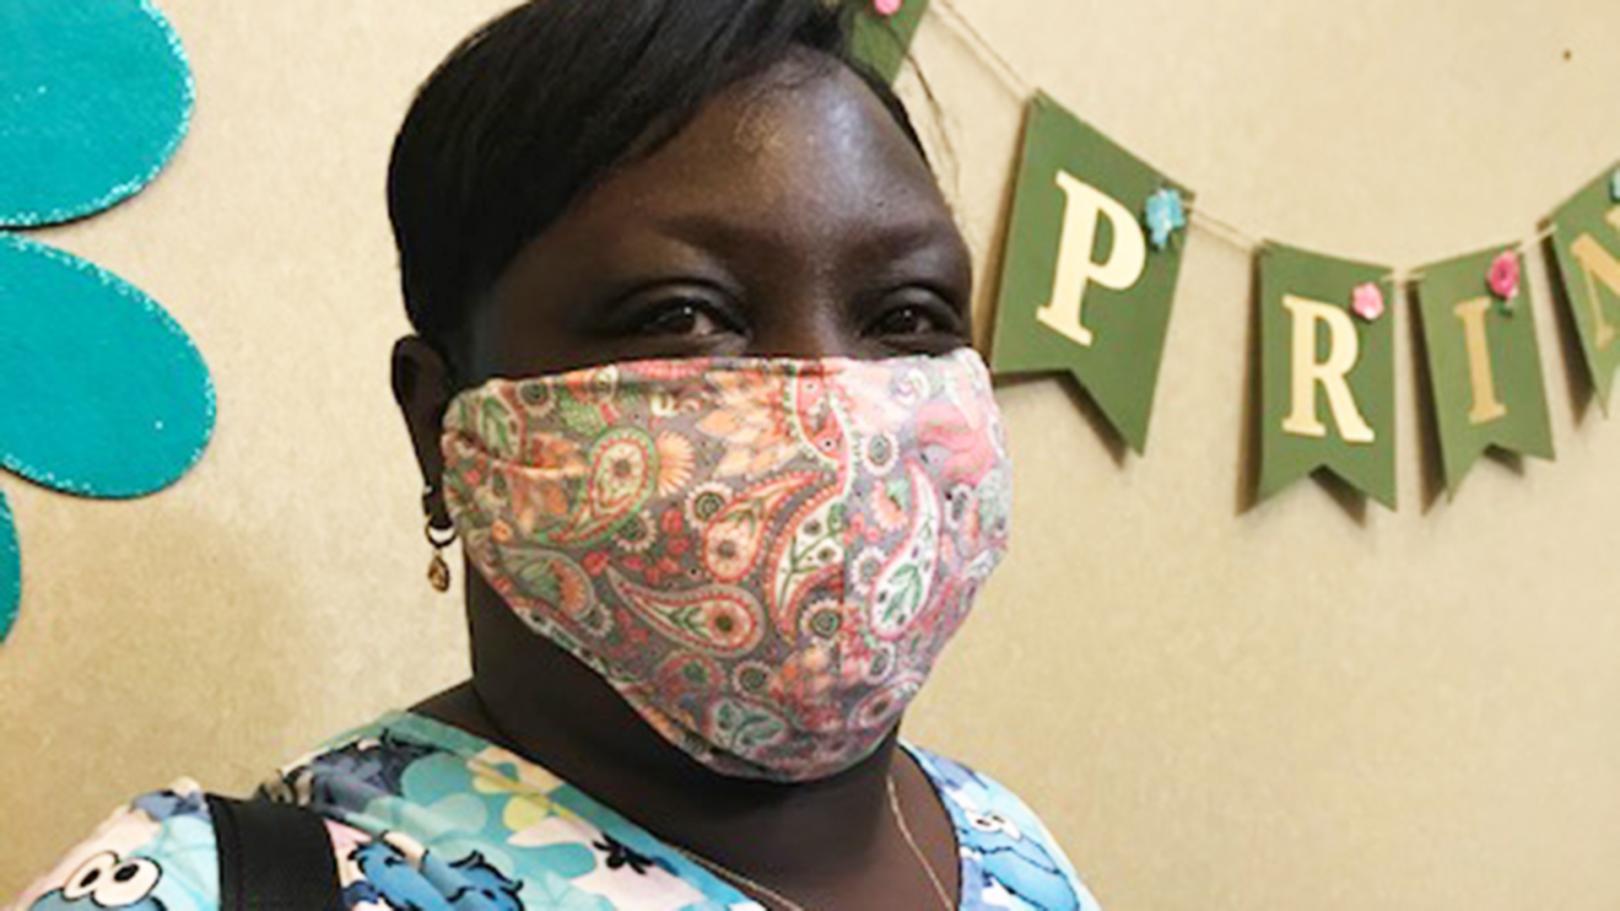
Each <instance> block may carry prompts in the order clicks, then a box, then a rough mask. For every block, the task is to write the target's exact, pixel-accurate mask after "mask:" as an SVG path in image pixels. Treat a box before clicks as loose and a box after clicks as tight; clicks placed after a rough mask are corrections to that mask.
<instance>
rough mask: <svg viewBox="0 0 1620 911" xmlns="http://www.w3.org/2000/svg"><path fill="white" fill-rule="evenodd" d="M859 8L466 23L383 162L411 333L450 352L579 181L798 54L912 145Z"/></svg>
mask: <svg viewBox="0 0 1620 911" xmlns="http://www.w3.org/2000/svg"><path fill="white" fill-rule="evenodd" d="M854 15H855V9H854V7H853V6H852V5H851V0H843V2H837V0H529V2H526V3H524V4H523V5H521V6H518V7H516V8H515V9H513V10H511V11H509V12H507V13H505V14H504V15H502V16H500V17H499V18H497V19H495V20H494V21H492V22H490V23H489V24H487V25H485V26H484V27H482V28H481V29H479V30H478V31H477V32H475V33H474V34H472V35H471V36H470V37H468V38H467V39H466V40H465V41H463V42H462V43H461V44H460V45H459V46H458V47H457V48H456V49H455V50H454V51H452V52H451V54H450V56H449V57H448V58H447V59H446V60H445V61H444V62H443V63H442V64H440V65H439V67H438V69H437V70H435V71H434V73H433V75H432V76H430V77H429V78H428V80H427V82H426V83H424V84H423V86H422V88H421V90H420V91H419V92H418V93H417V96H416V100H415V103H414V104H413V105H412V106H411V109H410V112H409V113H408V114H407V115H406V117H405V123H404V125H403V126H402V127H401V129H400V132H399V136H398V137H397V139H396V140H395V142H394V150H393V159H392V161H391V163H390V165H389V173H388V207H389V215H390V218H391V220H392V221H393V226H394V238H395V241H396V243H397V244H398V246H399V260H400V273H401V282H402V284H403V286H404V294H405V308H406V311H407V313H408V314H409V316H410V320H411V324H412V326H413V327H414V328H415V329H416V331H417V333H418V334H419V335H421V336H423V337H424V338H426V339H428V340H429V341H430V342H433V343H434V344H435V346H436V347H438V348H439V349H440V350H441V351H442V352H445V353H446V354H448V353H449V351H448V350H447V349H449V348H453V347H456V345H455V343H454V339H455V337H456V335H457V333H459V331H460V330H461V329H462V327H463V326H464V325H465V323H466V320H467V316H468V314H469V313H470V312H471V307H472V305H473V304H474V302H475V301H476V300H477V299H479V298H480V297H481V296H482V295H483V294H484V293H486V292H487V291H488V290H489V287H490V286H491V285H492V284H493V283H494V282H495V280H496V279H497V278H498V277H499V276H500V274H501V272H503V271H504V270H505V269H506V267H507V265H508V264H510V262H511V261H512V259H513V258H514V257H516V256H517V254H518V252H519V251H520V250H521V249H522V248H523V247H524V245H526V244H527V243H528V242H529V241H530V240H532V239H533V238H535V237H536V236H538V235H539V234H540V233H541V232H543V231H544V229H545V228H546V227H547V226H548V225H550V224H551V223H552V222H553V221H555V220H556V219H557V218H558V217H559V216H561V215H562V214H563V213H564V211H566V209H567V208H568V206H569V204H570V203H571V202H572V201H573V200H575V199H576V198H577V197H578V196H579V195H580V194H581V192H583V191H584V190H586V189H588V188H589V187H590V186H591V184H592V183H593V182H595V181H598V180H600V179H601V178H602V177H603V176H604V175H605V174H606V173H607V172H608V171H609V170H610V169H611V168H613V167H614V166H616V165H619V164H622V163H623V162H625V161H626V160H629V159H631V158H633V157H634V156H636V155H640V154H645V153H646V152H648V151H651V150H652V149H655V148H656V147H657V146H658V145H659V144H660V143H661V142H663V141H665V140H667V139H668V138H670V137H671V136H673V135H674V134H675V133H676V132H678V131H679V129H680V128H681V127H682V126H684V125H685V124H686V123H687V122H688V121H690V119H691V118H692V116H693V115H694V114H695V113H696V112H697V110H698V108H699V107H701V105H702V103H703V102H704V101H705V100H707V99H708V98H710V97H711V96H713V95H714V94H715V93H717V92H719V91H720V90H721V89H724V88H726V87H727V86H730V85H732V84H735V83H737V82H740V81H742V80H744V79H746V78H748V77H750V76H753V75H757V74H760V73H763V72H765V71H766V70H769V69H770V68H771V67H773V66H775V65H777V64H778V63H781V62H783V61H784V60H786V59H787V58H789V57H790V56H792V55H794V54H795V53H800V52H802V51H804V50H809V51H814V52H818V53H820V54H821V55H823V56H825V57H826V58H830V59H831V60H832V61H836V62H837V63H841V64H843V65H845V66H847V67H849V68H850V69H851V70H852V71H853V72H854V73H855V74H856V75H858V76H859V77H860V78H861V79H862V80H863V81H864V82H865V83H866V84H867V85H868V86H870V87H871V89H872V91H873V92H874V93H875V94H876V95H877V97H878V99H879V100H880V101H881V102H882V103H883V105H884V106H885V107H886V108H887V109H888V111H889V112H890V113H891V115H892V116H893V117H894V119H895V121H896V122H897V123H898V124H899V125H900V127H901V128H902V129H903V130H904V131H905V133H906V135H907V137H908V138H909V139H910V140H911V142H912V143H913V144H914V145H915V146H916V147H917V149H918V151H919V152H921V151H922V142H921V140H920V139H919V138H918V135H917V132H916V130H915V129H914V127H913V126H912V123H911V120H910V118H909V117H908V115H907V113H906V110H905V107H904V106H903V105H902V104H901V102H900V100H899V99H898V98H897V97H896V96H895V94H894V92H893V91H892V90H891V89H890V87H889V85H888V83H887V82H885V81H884V80H883V79H882V78H881V77H880V76H878V75H877V74H876V73H875V72H874V71H873V70H872V69H871V68H869V67H867V66H866V65H864V64H863V63H861V62H860V61H859V60H857V59H856V58H855V57H854V56H852V52H851V50H850V47H851V44H850V32H851V28H852V17H853V16H854ZM924 160H925V161H926V155H925V156H924Z"/></svg>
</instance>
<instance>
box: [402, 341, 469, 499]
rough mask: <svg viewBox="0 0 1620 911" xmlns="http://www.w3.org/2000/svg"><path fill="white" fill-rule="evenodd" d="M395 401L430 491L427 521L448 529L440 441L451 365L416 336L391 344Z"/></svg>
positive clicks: (449, 385)
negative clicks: (402, 416) (392, 349)
mask: <svg viewBox="0 0 1620 911" xmlns="http://www.w3.org/2000/svg"><path fill="white" fill-rule="evenodd" d="M393 375H394V379H393V384H394V401H395V402H397V403H399V410H400V412H401V413H402V414H403V415H404V416H405V428H406V430H408V431H410V434H411V445H412V446H414V447H415V449H416V463H417V464H418V465H420V466H421V468H422V481H423V483H424V484H425V485H426V486H427V487H428V488H430V489H431V494H430V495H429V496H428V497H427V498H426V499H425V500H424V501H423V507H424V508H425V509H426V510H427V514H428V519H429V521H431V522H432V523H433V526H434V527H435V528H449V527H450V526H451V521H450V513H449V512H448V511H447V510H446V509H445V506H444V489H443V487H444V485H443V483H442V481H443V478H444V454H443V452H442V451H441V450H440V449H439V437H440V434H441V433H442V432H443V428H444V412H445V409H446V408H448V407H449V406H450V399H451V396H452V394H453V391H454V390H453V388H452V384H451V382H450V364H449V362H448V361H446V360H445V357H444V355H443V354H441V353H439V350H438V349H437V348H435V347H433V345H432V344H431V343H430V342H428V340H427V339H424V338H422V337H421V336H419V335H408V336H406V337H405V338H402V339H400V340H399V341H398V342H395V343H394V357H393Z"/></svg>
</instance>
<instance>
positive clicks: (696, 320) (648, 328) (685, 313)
mask: <svg viewBox="0 0 1620 911" xmlns="http://www.w3.org/2000/svg"><path fill="white" fill-rule="evenodd" d="M636 330H637V331H638V332H640V333H641V334H642V335H666V336H668V335H674V336H699V337H701V336H709V335H719V334H722V333H725V332H732V331H735V329H734V327H733V326H732V324H731V322H730V321H729V320H728V319H726V318H725V317H724V316H723V315H722V314H721V313H720V312H719V311H718V309H717V308H716V307H715V306H714V305H712V304H710V303H709V302H707V301H704V300H700V299H697V298H690V297H677V298H670V299H668V300H665V301H661V302H658V303H655V304H654V305H652V306H650V307H648V308H647V309H646V310H645V311H644V312H643V313H642V314H641V315H640V316H639V317H638V318H637V320H636Z"/></svg>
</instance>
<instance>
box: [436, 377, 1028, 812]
mask: <svg viewBox="0 0 1620 911" xmlns="http://www.w3.org/2000/svg"><path fill="white" fill-rule="evenodd" d="M443 449H444V454H445V466H446V467H445V495H446V502H447V505H448V506H449V509H450V512H451V514H452V515H453V516H454V518H455V520H456V524H457V527H458V528H459V530H460V532H461V536H462V540H463V541H464V542H465V544H466V550H467V555H468V557H469V559H470V560H471V561H472V563H473V564H474V565H475V566H476V567H477V568H478V570H479V572H480V573H481V574H482V575H483V576H484V577H485V578H486V579H487V580H488V581H489V583H490V585H491V586H492V587H493V588H494V589H495V590H496V591H497V592H498V593H499V594H500V595H501V596H502V598H503V599H505V601H506V602H507V603H508V604H509V605H510V606H511V607H512V609H513V610H514V611H515V612H516V613H517V615H518V616H519V617H520V618H521V619H522V620H524V621H525V622H526V624H527V625H528V626H529V627H530V628H531V629H532V630H534V631H535V632H536V633H537V634H539V635H542V636H545V637H546V638H548V639H550V640H552V641H553V642H555V643H556V644H558V645H559V646H561V647H562V648H564V649H565V650H567V651H569V652H570V653H572V654H573V655H574V656H575V657H577V658H578V659H579V660H580V661H582V662H584V663H585V664H586V665H587V666H588V667H590V668H592V669H593V670H595V671H596V672H597V673H598V674H600V675H601V676H602V677H604V678H605V679H606V680H607V681H608V682H609V683H610V684H612V685H613V686H614V687H615V688H616V689H617V690H618V692H619V693H620V694H621V695H622V696H623V697H624V698H625V700H626V701H627V702H629V703H630V705H632V706H633V707H634V708H635V709H636V710H637V711H638V712H639V713H640V714H641V715H642V717H643V718H644V719H645V720H646V721H647V722H648V723H649V724H650V725H651V726H652V727H653V728H654V729H655V730H657V731H658V732H659V733H660V734H662V735H663V736H664V737H665V738H666V739H668V740H670V741H671V742H672V743H674V744H675V745H676V746H678V747H680V748H681V749H683V750H685V751H686V752H687V753H689V754H691V755H692V756H693V757H694V758H696V759H697V760H698V761H700V762H703V763H705V764H707V765H709V766H710V767H712V768H714V769H716V770H717V771H720V772H721V773H723V774H728V775H738V776H743V777H754V778H766V779H772V780H786V781H801V780H807V779H813V778H819V777H824V776H826V775H830V774H833V773H835V772H838V771H840V770H842V769H844V768H847V767H849V766H850V765H852V764H854V763H855V762H858V761H860V760H861V759H863V758H865V757H866V756H867V755H870V753H871V751H872V749H873V748H875V747H876V745H877V744H878V743H879V742H881V740H882V739H883V737H884V736H886V735H887V734H888V732H889V730H890V729H891V728H892V726H893V724H894V723H895V721H896V720H897V719H898V718H899V716H900V714H901V713H902V712H903V711H904V710H905V708H906V706H907V705H908V704H909V703H910V701H911V700H912V698H913V697H914V696H915V695H916V694H917V692H918V690H919V689H920V688H921V686H922V684H923V682H924V680H925V679H926V678H927V676H928V674H929V671H930V670H931V669H932V666H933V664H934V661H935V659H936V658H937V657H938V655H939V653H940V651H941V650H942V649H943V648H944V647H945V645H946V643H947V642H948V641H949V639H950V638H951V636H952V635H953V634H954V633H955V631H956V629H957V628H958V627H959V626H960V624H961V623H962V621H963V620H964V619H965V617H966V615H967V612H968V609H969V607H970V606H971V604H972V602H973V600H974V597H975V595H976V594H977V592H978V590H979V589H980V587H981V586H982V585H983V583H984V581H985V580H986V579H987V578H988V577H989V575H990V573H991V571H992V570H993V569H994V568H995V566H996V565H997V563H998V562H999V561H1000V559H1001V556H1002V553H1003V552H1004V551H1005V549H1006V545H1007V531H1008V519H1009V512H1010V506H1011V504H1010V498H1011V491H1010V487H1011V481H1010V474H1011V472H1010V466H1009V465H1008V459H1007V452H1006V441H1005V435H1004V432H1003V430H1002V426H1001V421H1000V416H999V412H998V410H997V408H996V405H995V400H994V397H993V395H992V392H991V388H990V377H989V372H988V370H987V369H986V368H985V366H984V362H983V360H982V359H981V358H980V357H979V356H978V354H977V353H976V352H974V351H973V350H972V349H969V348H962V349H958V350H956V351H953V352H950V353H948V354H942V355H938V356H932V357H928V356H914V357H900V358H890V359H884V360H875V361H859V360H852V359H846V358H821V359H809V360H799V359H791V358H684V359H673V360H646V361H632V362H625V363H618V364H610V365H607V366H603V367H593V368H587V369H583V370H577V371H573V372H569V373H564V374H560V375H555V376H545V377H537V378H532V379H524V380H506V379H497V380H493V381H491V382H489V383H487V384H485V385H484V386H481V387H479V388H478V389H474V390H471V391H469V392H466V393H463V394H462V395H461V396H458V397H457V398H456V400H455V401H454V402H453V403H452V404H451V406H450V408H449V410H448V413H447V415H446V419H445V433H444V438H443Z"/></svg>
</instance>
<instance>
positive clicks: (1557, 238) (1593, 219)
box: [1552, 171, 1620, 413]
mask: <svg viewBox="0 0 1620 911" xmlns="http://www.w3.org/2000/svg"><path fill="white" fill-rule="evenodd" d="M1552 223H1553V235H1552V245H1553V250H1554V252H1555V258H1556V259H1557V261H1558V272H1559V275H1560V277H1561V278H1562V280H1563V286H1564V297H1565V303H1566V304H1568V306H1569V309H1570V312H1571V315H1572V316H1573V317H1574V319H1575V328H1576V332H1577V334H1578V335H1579V336H1580V338H1581V353H1582V354H1584V355H1585V357H1586V367H1587V370H1588V371H1589V372H1590V373H1591V376H1592V386H1593V388H1594V389H1596V390H1597V397H1598V404H1599V405H1600V406H1601V407H1602V408H1603V410H1604V412H1605V413H1607V412H1608V410H1609V392H1610V390H1612V389H1613V388H1614V372H1615V370H1616V369H1617V368H1620V171H1615V172H1611V173H1610V174H1605V175H1604V176H1603V177H1600V178H1598V179H1597V180H1595V181H1593V182H1592V183H1590V184H1588V185H1587V186H1586V188H1585V189H1583V190H1581V191H1580V192H1579V193H1577V194H1575V198H1573V199H1571V200H1570V201H1569V202H1567V203H1565V204H1564V205H1563V208H1560V209H1559V210H1558V211H1557V212H1555V213H1553V217H1552Z"/></svg>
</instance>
